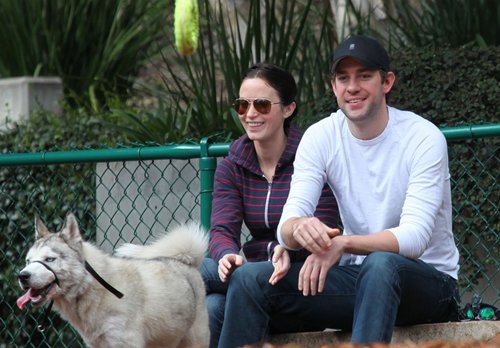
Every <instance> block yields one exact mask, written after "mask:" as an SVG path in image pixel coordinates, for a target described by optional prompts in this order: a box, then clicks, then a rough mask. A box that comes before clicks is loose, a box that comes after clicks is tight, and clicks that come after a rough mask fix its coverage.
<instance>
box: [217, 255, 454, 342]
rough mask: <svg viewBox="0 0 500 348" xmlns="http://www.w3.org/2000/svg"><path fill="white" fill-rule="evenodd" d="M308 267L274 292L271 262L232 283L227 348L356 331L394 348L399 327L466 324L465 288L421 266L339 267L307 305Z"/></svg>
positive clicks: (246, 270) (245, 269) (384, 262)
mask: <svg viewBox="0 0 500 348" xmlns="http://www.w3.org/2000/svg"><path fill="white" fill-rule="evenodd" d="M301 267H302V263H293V264H292V266H291V268H290V270H289V271H288V273H287V275H286V276H285V278H283V279H282V280H281V281H280V282H278V284H276V285H275V286H272V285H270V284H269V277H270V276H271V274H272V272H273V266H272V264H271V263H270V262H254V263H247V264H245V265H243V266H242V267H239V268H238V269H237V270H235V272H234V273H233V274H232V276H231V286H230V287H229V289H228V292H227V297H226V308H225V313H224V323H223V326H222V331H221V336H220V340H219V347H221V348H234V347H238V346H243V345H245V344H254V343H257V342H262V341H263V340H265V338H266V336H267V335H268V334H269V332H270V330H272V331H271V332H273V333H275V332H299V331H314V330H315V331H318V330H323V329H325V328H337V329H346V330H352V339H351V340H352V342H356V343H363V344H369V343H373V342H386V343H388V342H390V341H391V338H392V333H393V330H394V326H395V325H411V324H417V323H429V322H446V321H450V320H457V318H458V303H459V296H458V289H457V282H456V280H455V279H453V278H452V277H450V276H448V275H446V274H444V273H442V272H440V271H437V270H436V269H435V268H434V267H432V266H429V265H427V264H426V263H424V262H422V261H419V260H412V259H408V258H406V257H403V256H400V255H398V254H395V253H389V252H374V253H371V254H370V255H368V256H367V257H366V258H365V260H364V262H363V264H362V265H347V266H334V267H332V268H331V269H330V271H329V273H328V276H327V280H326V283H325V289H324V290H323V292H322V293H320V294H317V295H316V296H307V297H304V296H303V295H302V293H301V292H300V291H298V286H297V282H298V275H299V272H300V268H301Z"/></svg>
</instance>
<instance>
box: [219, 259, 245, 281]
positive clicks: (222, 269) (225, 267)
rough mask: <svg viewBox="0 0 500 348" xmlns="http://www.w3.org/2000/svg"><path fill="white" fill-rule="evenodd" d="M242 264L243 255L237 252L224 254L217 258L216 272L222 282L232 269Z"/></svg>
mask: <svg viewBox="0 0 500 348" xmlns="http://www.w3.org/2000/svg"><path fill="white" fill-rule="evenodd" d="M241 265H243V256H241V255H238V254H226V255H224V256H223V257H222V258H221V259H220V260H219V267H218V268H217V272H218V273H219V278H220V280H222V282H224V283H225V282H227V280H228V279H229V277H230V276H231V274H232V273H233V272H234V270H235V269H236V268H237V267H239V266H241Z"/></svg>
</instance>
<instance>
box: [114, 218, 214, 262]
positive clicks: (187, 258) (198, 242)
mask: <svg viewBox="0 0 500 348" xmlns="http://www.w3.org/2000/svg"><path fill="white" fill-rule="evenodd" d="M207 248H208V233H207V232H206V231H205V230H204V229H203V227H201V225H199V224H198V223H195V222H189V223H186V224H183V225H180V226H177V227H175V228H173V229H172V230H171V231H169V232H167V233H166V234H165V235H164V236H163V237H162V238H160V239H158V240H156V241H155V242H153V243H152V244H148V245H135V244H123V245H122V246H120V247H119V248H117V249H116V250H115V255H116V256H122V257H135V258H141V259H154V258H160V257H171V258H174V259H177V260H179V261H181V262H183V263H185V264H187V265H190V266H193V267H198V266H199V265H201V262H202V260H203V257H204V256H205V252H206V251H207Z"/></svg>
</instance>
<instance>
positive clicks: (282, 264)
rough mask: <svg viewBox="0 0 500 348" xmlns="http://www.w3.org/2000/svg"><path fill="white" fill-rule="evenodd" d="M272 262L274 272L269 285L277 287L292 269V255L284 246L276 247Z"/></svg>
mask: <svg viewBox="0 0 500 348" xmlns="http://www.w3.org/2000/svg"><path fill="white" fill-rule="evenodd" d="M271 261H272V263H273V266H274V272H273V274H271V277H270V278H269V283H270V284H272V285H275V284H276V283H277V282H279V281H280V280H281V279H282V278H283V277H284V276H285V275H286V274H287V273H288V270H289V269H290V255H289V254H288V251H287V250H286V249H285V248H284V247H283V246H281V245H276V246H275V247H274V253H273V258H272V260H271Z"/></svg>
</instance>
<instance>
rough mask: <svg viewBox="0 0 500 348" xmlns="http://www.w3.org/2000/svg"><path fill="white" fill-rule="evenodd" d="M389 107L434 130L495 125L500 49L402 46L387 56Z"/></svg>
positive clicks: (499, 107)
mask: <svg viewBox="0 0 500 348" xmlns="http://www.w3.org/2000/svg"><path fill="white" fill-rule="evenodd" d="M392 57H393V64H392V65H393V68H394V69H395V70H396V75H397V81H396V85H395V87H394V89H393V91H392V92H391V93H392V94H391V96H390V104H393V105H395V106H398V107H400V108H402V109H409V110H413V111H415V112H417V113H418V114H420V115H422V116H424V117H426V118H427V119H429V120H431V121H432V122H433V123H435V124H436V125H438V126H456V125H460V124H461V123H468V124H477V123H484V122H498V120H499V112H500V99H499V98H498V96H499V95H500V64H499V62H500V46H490V47H488V48H479V47H471V45H466V46H462V47H458V48H449V47H447V48H443V47H440V48H433V47H425V48H423V49H422V48H408V49H401V50H398V51H395V52H393V53H392Z"/></svg>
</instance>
